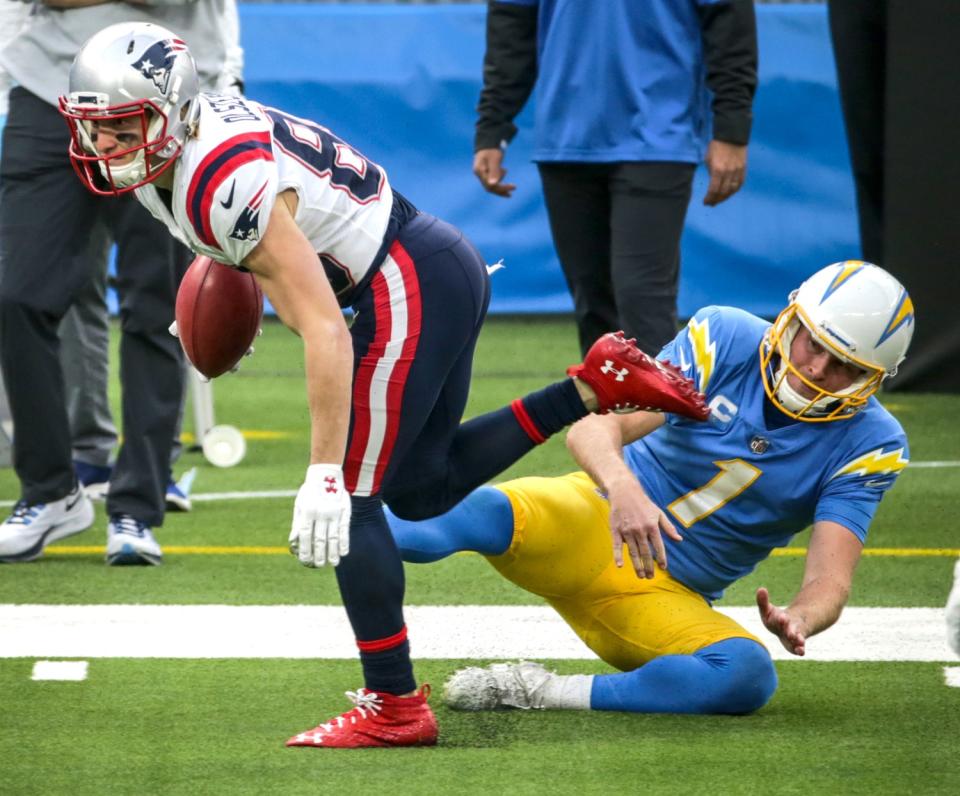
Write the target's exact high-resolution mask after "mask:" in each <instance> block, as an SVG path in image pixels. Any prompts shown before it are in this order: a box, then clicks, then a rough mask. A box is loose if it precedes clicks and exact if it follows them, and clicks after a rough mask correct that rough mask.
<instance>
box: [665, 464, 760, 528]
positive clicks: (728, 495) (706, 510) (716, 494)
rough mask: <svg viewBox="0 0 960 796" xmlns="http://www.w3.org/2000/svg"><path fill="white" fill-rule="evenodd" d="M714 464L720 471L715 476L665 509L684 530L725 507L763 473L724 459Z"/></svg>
mask: <svg viewBox="0 0 960 796" xmlns="http://www.w3.org/2000/svg"><path fill="white" fill-rule="evenodd" d="M714 464H715V465H716V466H717V467H719V468H720V472H719V473H717V474H716V475H715V476H714V477H713V478H711V479H710V481H708V482H707V483H706V484H704V485H703V486H702V487H700V488H699V489H694V490H692V491H690V492H687V494H685V495H684V496H683V497H679V498H677V499H676V500H675V501H673V503H671V504H670V505H669V506H667V508H668V509H669V510H670V513H671V514H673V516H674V517H676V518H677V519H678V520H679V521H680V523H681V524H682V525H683V527H684V528H689V527H690V526H691V525H693V524H694V523H695V522H697V521H698V520H702V519H703V518H704V517H708V516H709V515H711V514H713V512H715V511H716V510H717V509H719V508H722V507H723V506H725V505H726V504H727V503H729V502H730V501H731V500H733V499H734V498H735V497H736V496H737V495H739V494H740V493H741V492H743V491H744V490H745V489H746V488H747V487H748V486H750V484H752V483H753V482H754V481H756V480H757V479H758V478H759V477H760V476H761V474H762V473H763V470H760V469H759V468H757V467H754V466H753V465H752V464H748V463H747V462H745V461H744V460H743V459H725V460H723V461H719V462H714Z"/></svg>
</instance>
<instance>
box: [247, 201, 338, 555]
mask: <svg viewBox="0 0 960 796" xmlns="http://www.w3.org/2000/svg"><path fill="white" fill-rule="evenodd" d="M278 199H279V200H278V201H277V202H276V203H275V204H274V207H273V210H272V211H271V213H270V222H269V224H268V226H267V230H266V233H265V234H264V236H263V238H262V239H261V240H260V243H259V244H257V247H256V248H255V249H254V250H253V251H252V252H251V253H250V254H249V255H248V256H247V257H246V258H245V259H244V261H243V265H244V266H245V267H247V268H249V269H250V270H251V271H253V273H254V274H256V276H257V279H258V280H259V281H260V284H261V286H262V287H263V289H264V292H265V293H266V294H267V296H269V298H270V302H271V304H273V307H274V309H275V310H276V311H277V314H278V315H279V316H280V319H281V320H282V321H283V322H284V324H286V325H287V326H288V327H289V328H290V329H292V330H293V331H294V332H296V333H297V334H298V335H300V337H301V338H302V339H303V351H304V365H305V369H306V378H307V399H308V402H309V406H310V426H311V434H310V440H311V441H310V466H309V467H308V468H307V474H306V477H305V479H304V483H303V486H301V487H300V491H299V493H298V494H297V499H296V502H295V504H294V517H293V525H292V528H291V531H290V546H291V551H294V552H296V553H297V557H298V559H299V560H300V563H301V564H304V565H305V566H310V567H319V566H323V565H324V564H325V563H326V562H327V561H329V562H330V563H331V564H333V565H336V564H337V563H339V561H340V558H341V556H345V555H346V554H347V553H348V552H349V550H350V535H349V526H350V496H349V495H348V494H347V491H346V488H345V487H344V483H343V470H342V466H343V457H344V452H345V449H346V442H347V430H348V427H349V422H350V389H351V380H352V375H353V345H352V342H351V339H350V332H349V331H348V329H347V325H346V323H345V322H344V320H343V314H342V313H341V311H340V307H339V306H338V304H337V301H336V298H335V297H334V295H333V291H332V290H331V288H330V284H329V283H328V282H327V277H326V274H325V273H324V271H323V266H322V265H321V264H320V259H319V258H318V257H317V254H316V252H315V251H314V250H313V247H312V246H311V245H310V242H309V241H308V240H307V239H306V237H305V236H304V235H303V233H302V232H301V231H300V229H299V227H297V225H296V223H295V222H294V220H293V219H294V212H295V205H294V206H293V207H291V206H290V204H288V203H292V202H295V201H296V200H295V198H293V197H291V196H290V192H285V193H284V194H281V195H280V197H279V198H278Z"/></svg>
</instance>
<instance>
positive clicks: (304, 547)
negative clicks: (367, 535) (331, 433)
mask: <svg viewBox="0 0 960 796" xmlns="http://www.w3.org/2000/svg"><path fill="white" fill-rule="evenodd" d="M290 552H291V553H293V554H294V555H296V556H297V559H298V560H299V561H300V563H301V564H303V565H304V566H305V567H322V566H323V565H324V564H326V563H327V562H328V561H329V562H330V563H331V564H332V565H333V566H336V565H337V564H339V563H340V559H341V558H342V557H343V556H345V555H347V553H349V552H350V494H349V493H348V492H347V490H346V487H345V486H344V485H343V468H342V467H340V465H338V464H311V465H310V466H309V467H308V468H307V476H306V478H305V479H304V482H303V486H301V487H300V491H299V492H297V499H296V501H295V502H294V504H293V527H292V528H291V529H290Z"/></svg>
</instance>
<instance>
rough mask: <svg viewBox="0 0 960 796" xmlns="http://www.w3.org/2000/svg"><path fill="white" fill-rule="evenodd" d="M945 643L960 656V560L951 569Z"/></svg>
mask: <svg viewBox="0 0 960 796" xmlns="http://www.w3.org/2000/svg"><path fill="white" fill-rule="evenodd" d="M946 615H947V643H948V644H949V645H950V649H952V650H953V651H954V652H955V653H957V655H960V560H958V561H957V563H956V564H955V565H954V567H953V589H952V590H951V591H950V596H949V597H947V610H946Z"/></svg>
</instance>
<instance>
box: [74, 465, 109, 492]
mask: <svg viewBox="0 0 960 796" xmlns="http://www.w3.org/2000/svg"><path fill="white" fill-rule="evenodd" d="M73 471H74V472H75V473H76V474H77V480H78V481H79V482H80V484H81V486H83V491H84V492H86V493H87V497H89V498H90V499H91V500H103V498H104V497H106V494H107V490H108V489H109V488H110V476H111V474H112V473H113V468H112V467H110V466H109V465H107V466H106V467H101V466H100V465H98V464H87V462H81V461H80V460H79V459H74V460H73Z"/></svg>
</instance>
